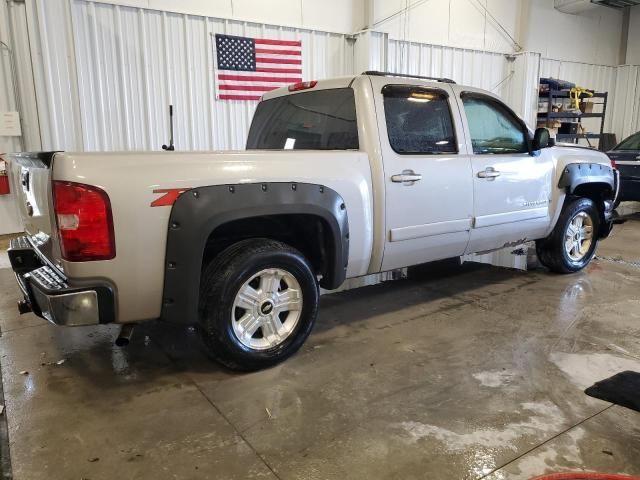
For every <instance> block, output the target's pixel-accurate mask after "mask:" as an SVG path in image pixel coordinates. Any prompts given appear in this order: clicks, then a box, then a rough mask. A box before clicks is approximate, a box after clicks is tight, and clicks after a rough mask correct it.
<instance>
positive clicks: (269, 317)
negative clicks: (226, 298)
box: [231, 268, 302, 350]
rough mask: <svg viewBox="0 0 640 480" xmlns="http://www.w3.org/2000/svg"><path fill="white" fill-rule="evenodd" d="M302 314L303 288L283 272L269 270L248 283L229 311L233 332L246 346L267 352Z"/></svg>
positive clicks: (291, 276)
mask: <svg viewBox="0 0 640 480" xmlns="http://www.w3.org/2000/svg"><path fill="white" fill-rule="evenodd" d="M301 313H302V289H301V287H300V284H299V283H298V281H297V280H296V278H295V277H294V276H293V275H292V274H291V273H289V272H287V271H286V270H283V269H280V268H268V269H265V270H261V271H260V272H258V273H256V274H255V275H254V276H253V277H251V278H250V279H249V280H247V281H246V282H245V283H244V284H243V285H242V287H240V290H239V291H238V293H237V294H236V298H235V300H234V302H233V310H232V312H231V323H232V325H233V332H234V333H235V335H236V337H237V338H238V340H239V341H240V343H242V344H243V345H244V346H245V347H247V348H250V349H252V350H267V349H270V348H273V347H277V346H278V345H280V344H281V343H282V342H284V341H285V340H286V339H287V337H289V335H291V332H293V330H294V329H295V327H296V325H297V324H298V321H299V320H300V315H301Z"/></svg>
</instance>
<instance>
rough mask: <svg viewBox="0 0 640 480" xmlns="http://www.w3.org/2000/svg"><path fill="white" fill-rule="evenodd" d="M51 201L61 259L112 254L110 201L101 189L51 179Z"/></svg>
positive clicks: (105, 257) (85, 259) (99, 257)
mask: <svg viewBox="0 0 640 480" xmlns="http://www.w3.org/2000/svg"><path fill="white" fill-rule="evenodd" d="M53 203H54V206H55V212H56V219H57V222H58V236H59V238H60V248H61V249H62V257H63V258H64V259H65V260H69V261H70V262H89V261H93V260H109V259H111V258H114V257H115V256H116V244H115V238H114V234H113V218H112V217H111V202H109V196H108V195H107V194H106V193H105V192H104V191H103V190H101V189H99V188H97V187H93V186H90V185H83V184H81V183H73V182H59V181H54V182H53Z"/></svg>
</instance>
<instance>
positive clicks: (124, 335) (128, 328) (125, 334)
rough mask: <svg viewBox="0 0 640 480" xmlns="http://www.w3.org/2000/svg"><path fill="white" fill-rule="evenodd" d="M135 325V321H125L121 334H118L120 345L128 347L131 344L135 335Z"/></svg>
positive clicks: (118, 344)
mask: <svg viewBox="0 0 640 480" xmlns="http://www.w3.org/2000/svg"><path fill="white" fill-rule="evenodd" d="M133 327H135V324H134V323H125V324H124V325H123V326H122V330H120V335H118V338H116V345H117V346H118V347H126V346H127V345H129V342H130V341H131V336H132V335H133Z"/></svg>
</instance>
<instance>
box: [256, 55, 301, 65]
mask: <svg viewBox="0 0 640 480" xmlns="http://www.w3.org/2000/svg"><path fill="white" fill-rule="evenodd" d="M256 63H286V64H289V65H302V60H294V59H291V58H286V59H284V58H283V59H279V58H264V57H259V56H256Z"/></svg>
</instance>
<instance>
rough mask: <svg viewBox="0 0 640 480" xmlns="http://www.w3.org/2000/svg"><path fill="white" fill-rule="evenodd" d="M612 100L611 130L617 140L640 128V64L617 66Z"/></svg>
mask: <svg viewBox="0 0 640 480" xmlns="http://www.w3.org/2000/svg"><path fill="white" fill-rule="evenodd" d="M615 91H616V95H615V99H614V102H613V111H614V112H615V117H613V131H614V132H616V135H617V136H618V141H621V140H623V139H624V138H626V137H628V136H629V135H631V134H632V133H635V132H637V131H639V130H640V66H638V65H622V66H620V67H618V76H617V79H616V89H615Z"/></svg>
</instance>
